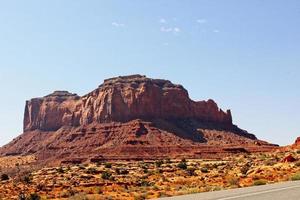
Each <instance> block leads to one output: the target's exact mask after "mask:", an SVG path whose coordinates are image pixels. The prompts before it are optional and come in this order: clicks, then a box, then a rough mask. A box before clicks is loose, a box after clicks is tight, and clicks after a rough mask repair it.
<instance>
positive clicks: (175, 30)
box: [160, 26, 181, 34]
mask: <svg viewBox="0 0 300 200" xmlns="http://www.w3.org/2000/svg"><path fill="white" fill-rule="evenodd" d="M160 31H161V32H165V33H174V34H178V33H180V32H181V29H180V28H178V27H165V26H162V27H160Z"/></svg>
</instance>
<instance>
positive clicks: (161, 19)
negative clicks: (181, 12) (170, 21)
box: [159, 18, 167, 24]
mask: <svg viewBox="0 0 300 200" xmlns="http://www.w3.org/2000/svg"><path fill="white" fill-rule="evenodd" d="M159 23H161V24H166V23H167V20H166V19H164V18H160V20H159Z"/></svg>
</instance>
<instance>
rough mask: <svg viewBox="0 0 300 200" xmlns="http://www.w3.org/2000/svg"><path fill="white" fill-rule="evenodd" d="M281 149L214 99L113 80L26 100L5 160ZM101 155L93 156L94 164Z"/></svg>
mask: <svg viewBox="0 0 300 200" xmlns="http://www.w3.org/2000/svg"><path fill="white" fill-rule="evenodd" d="M274 148H276V147H275V146H274V145H271V144H268V143H267V142H264V141H260V140H257V138H256V137H255V135H253V134H250V133H248V132H247V131H244V130H242V129H240V128H238V127H237V126H235V125H233V124H232V117H231V112H230V111H227V112H224V111H222V110H220V109H219V108H218V106H217V104H216V103H215V102H214V101H213V100H208V101H198V102H195V101H193V100H191V99H190V98H189V95H188V92H187V91H186V90H185V89H184V88H183V87H182V86H181V85H175V84H173V83H171V82H170V81H167V80H160V79H150V78H147V77H145V76H141V75H133V76H124V77H117V78H112V79H107V80H105V81H104V83H103V84H102V85H100V86H99V87H98V88H97V89H96V90H94V91H92V92H91V93H89V94H87V95H85V96H82V97H80V96H78V95H76V94H71V93H69V92H66V91H56V92H54V93H52V94H50V95H48V96H45V97H42V98H35V99H32V100H30V101H27V102H26V107H25V116H24V133H23V134H21V135H20V136H19V137H17V138H15V139H14V140H13V141H11V142H10V143H9V144H7V145H5V146H3V147H1V148H0V155H27V154H34V155H36V156H37V158H38V160H40V161H42V162H44V161H47V162H57V161H65V160H71V161H72V160H74V159H75V160H78V159H79V160H84V161H88V160H95V159H158V158H159V159H160V158H166V157H168V158H178V157H185V158H187V157H189V158H210V157H215V156H219V157H222V156H226V155H228V154H230V153H235V152H259V151H269V150H272V149H274ZM94 158H95V159H94Z"/></svg>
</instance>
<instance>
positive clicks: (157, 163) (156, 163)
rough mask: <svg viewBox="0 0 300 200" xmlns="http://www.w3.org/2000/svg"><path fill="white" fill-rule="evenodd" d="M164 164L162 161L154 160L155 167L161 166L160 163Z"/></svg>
mask: <svg viewBox="0 0 300 200" xmlns="http://www.w3.org/2000/svg"><path fill="white" fill-rule="evenodd" d="M162 164H164V161H162V160H158V161H156V162H155V165H156V167H161V165H162Z"/></svg>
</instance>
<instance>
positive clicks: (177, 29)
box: [173, 27, 181, 33]
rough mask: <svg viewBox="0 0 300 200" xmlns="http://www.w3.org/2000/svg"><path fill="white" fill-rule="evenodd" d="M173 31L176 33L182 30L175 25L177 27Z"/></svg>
mask: <svg viewBox="0 0 300 200" xmlns="http://www.w3.org/2000/svg"><path fill="white" fill-rule="evenodd" d="M173 31H174V33H179V32H180V31H181V30H180V28H178V27H175V28H174V29H173Z"/></svg>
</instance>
